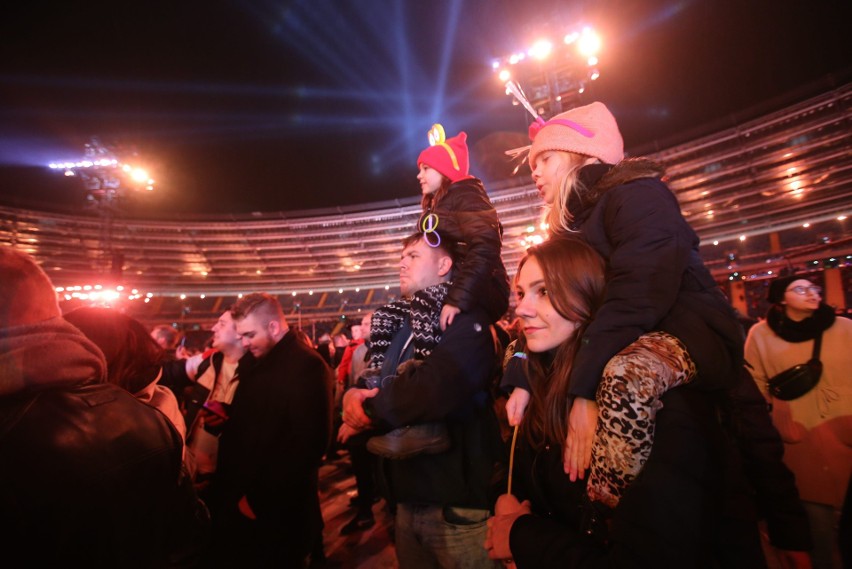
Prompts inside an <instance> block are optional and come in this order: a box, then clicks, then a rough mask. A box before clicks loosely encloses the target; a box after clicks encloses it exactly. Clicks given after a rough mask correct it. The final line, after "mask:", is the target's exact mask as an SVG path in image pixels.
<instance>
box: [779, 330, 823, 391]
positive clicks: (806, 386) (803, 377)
mask: <svg viewBox="0 0 852 569" xmlns="http://www.w3.org/2000/svg"><path fill="white" fill-rule="evenodd" d="M821 346H822V332H820V333H819V336H817V337H816V338H814V351H813V354H811V359H810V360H809V361H808V362H806V363H803V364H799V365H797V366H793V367H791V368H790V369H787V370H784V371H782V372H781V373H779V374H778V375H775V376H773V377H771V378H770V379H769V393H770V394H772V396H773V397H775V398H776V399H781V400H782V401H791V400H793V399H798V398H799V397H801V396H802V395H804V394H805V393H807V392H808V391H810V390H811V389H813V388H814V387H816V384H817V383H819V379H820V377H821V376H822V362H821V361H819V350H820V347H821Z"/></svg>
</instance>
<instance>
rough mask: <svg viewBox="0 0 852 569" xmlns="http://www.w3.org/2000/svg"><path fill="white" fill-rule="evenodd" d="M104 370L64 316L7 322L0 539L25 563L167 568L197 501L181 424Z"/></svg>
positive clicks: (1, 357)
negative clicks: (188, 494)
mask: <svg viewBox="0 0 852 569" xmlns="http://www.w3.org/2000/svg"><path fill="white" fill-rule="evenodd" d="M105 377H106V362H105V361H104V357H103V355H102V354H101V352H100V350H99V349H98V348H97V347H96V346H95V345H94V344H93V343H92V342H90V341H89V340H88V339H87V338H86V337H85V336H83V334H82V333H81V332H80V331H79V330H77V329H76V328H75V327H73V326H72V325H71V324H69V323H67V322H65V321H64V320H63V319H62V318H61V317H57V318H52V319H50V320H47V321H44V322H39V323H37V324H32V325H22V326H15V327H10V328H4V329H0V463H2V464H3V468H2V469H0V525H2V526H3V528H4V530H3V532H2V533H0V547H2V549H3V552H4V555H6V556H7V558H9V559H17V560H19V561H20V562H22V563H23V564H24V565H23V566H39V567H53V566H56V567H58V566H80V567H82V566H87V567H162V566H165V565H167V564H168V559H169V558H170V556H171V554H172V553H173V552H174V549H173V545H174V543H173V542H172V541H171V538H170V531H171V528H173V525H172V524H171V523H170V522H171V521H172V520H178V519H179V520H180V523H185V520H186V518H185V517H182V515H181V513H180V512H181V511H183V510H181V508H184V507H190V508H191V507H194V506H195V504H194V503H191V504H190V503H188V502H187V501H184V500H182V499H181V497H180V496H181V492H183V490H184V487H182V486H181V485H179V479H180V472H181V451H182V446H183V445H182V443H181V439H180V436H179V435H178V433H177V432H176V431H175V429H174V427H173V426H172V425H171V423H170V422H169V421H168V419H167V418H166V417H165V416H164V415H163V414H162V413H161V412H159V411H158V410H156V409H154V408H152V407H149V406H147V405H145V404H144V403H142V402H140V401H138V400H137V399H136V398H135V397H134V396H133V395H132V394H130V393H128V392H127V391H125V390H124V389H122V388H120V387H118V386H116V385H112V384H107V383H103V382H104V379H105ZM190 515H191V513H190ZM189 531H191V528H189V527H185V528H183V529H182V532H189ZM183 535H184V536H185V535H187V534H186V533H183ZM140 544H142V546H141V547H140Z"/></svg>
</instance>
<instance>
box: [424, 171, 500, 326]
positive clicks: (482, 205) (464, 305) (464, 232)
mask: <svg viewBox="0 0 852 569" xmlns="http://www.w3.org/2000/svg"><path fill="white" fill-rule="evenodd" d="M429 214H434V215H436V216H437V218H438V219H437V225H436V226H435V232H436V233H437V234H438V235H440V239H441V240H442V242H445V243H446V242H448V241H449V242H450V243H452V244H453V245H454V247H455V249H456V253H457V259H456V266H455V269H454V272H453V286H452V287H451V288H450V292H449V294H448V295H447V298H446V300H445V303H446V304H451V305H453V306H456V307H458V308H459V309H461V311H462V312H469V311H470V310H472V309H473V307H474V306H480V307H482V308H484V309H485V310H486V312H487V313H488V316H489V318H490V319H491V322H496V321H497V320H499V319H500V318H501V317H502V316H503V315H504V314H505V313H506V310H507V309H508V308H509V278H508V276H507V274H506V268H505V267H504V266H503V260H502V258H501V256H500V248H501V246H502V239H503V228H502V226H501V225H500V220H499V219H498V218H497V210H495V209H494V206H493V205H491V200H489V199H488V194H487V193H486V192H485V187H484V186H483V185H482V182H480V181H479V180H478V179H476V178H465V179H463V180H459V181H458V182H455V183H454V184H452V185H451V186H450V187H449V189H448V191H447V193H446V195H445V196H444V197H442V198H441V199H440V200H439V201H438V203H437V204H436V205H435V206H434V207H431V208H429V209H428V210H427V211H425V212H424V213H423V214H422V215H421V216H420V221H419V222H418V230H419V231H423V229H424V218H426V216H428V215H429ZM425 225H429V221H428V220H427V221H426V224H425ZM428 238H429V239H430V241H432V242H434V241H435V238H434V237H433V236H428Z"/></svg>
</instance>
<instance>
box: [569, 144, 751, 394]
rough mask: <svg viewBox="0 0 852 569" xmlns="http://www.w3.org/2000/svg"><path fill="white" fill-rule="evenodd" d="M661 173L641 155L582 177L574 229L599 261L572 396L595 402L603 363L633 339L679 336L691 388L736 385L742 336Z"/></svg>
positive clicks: (572, 204)
mask: <svg viewBox="0 0 852 569" xmlns="http://www.w3.org/2000/svg"><path fill="white" fill-rule="evenodd" d="M660 174H661V170H660V169H659V167H657V166H655V165H654V164H653V163H652V162H650V161H648V160H643V159H637V160H624V161H622V162H621V163H619V164H618V165H616V166H610V165H606V164H593V165H590V166H586V167H584V168H583V169H582V170H581V172H580V181H581V182H582V184H581V185H582V186H584V187H585V188H586V189H585V190H582V191H581V192H579V193H578V192H572V197H571V198H570V199H569V203H568V209H569V211H570V212H571V214H572V215H573V217H574V219H573V222H572V229H573V230H576V231H579V232H580V234H581V235H582V236H583V237H584V238H585V240H586V241H587V242H588V243H589V244H590V245H592V247H594V248H595V249H596V250H597V251H598V253H600V254H601V255H602V256H603V257H604V259H605V260H606V263H607V265H606V268H607V275H606V291H605V297H604V302H603V305H602V306H601V307H600V309H599V310H598V312H597V313H596V314H595V316H594V320H593V322H592V323H591V324H590V325H589V328H588V329H587V331H586V333H585V335H584V336H583V339H582V343H581V346H580V349H579V351H578V353H577V356H576V359H575V360H574V367H573V370H572V372H571V388H570V393H571V394H572V395H576V396H580V397H584V398H586V399H592V400H594V398H595V391H596V389H597V385H598V383H599V380H600V377H601V373H602V371H603V369H604V366H605V365H606V363H607V362H608V361H609V360H610V358H612V356H614V355H615V354H617V353H618V352H619V351H620V350H622V349H623V348H624V347H626V346H627V345H629V344H630V343H631V342H633V341H635V340H636V339H637V338H638V337H639V336H641V335H642V334H644V333H646V332H650V331H652V330H662V331H664V332H668V333H670V334H672V335H674V336H676V337H678V338H680V339H681V340H682V341H683V342H684V344H686V347H687V350H688V352H689V355H690V356H691V357H692V358H693V360H694V361H695V363H696V367H697V369H698V378H697V379H696V380H695V381H694V382H693V385H694V386H699V387H701V388H705V389H717V388H727V387H730V386H732V385H733V384H734V383H735V378H736V375H737V373H738V371H737V370H738V367H739V365H740V364H741V363H742V346H743V342H744V340H745V338H744V334H743V331H742V327H741V326H740V324H739V322H738V321H737V319H736V314H735V313H734V311H733V309H732V308H731V306H730V304H729V303H728V302H727V300H726V299H725V297H724V295H723V294H722V293H721V291H720V290H719V288H718V286H717V284H716V282H715V281H714V280H713V277H712V275H711V274H710V272H709V271H708V270H707V268H706V267H705V266H704V264H703V262H702V261H701V258H700V257H699V255H698V242H699V240H698V236H697V235H696V234H695V232H694V231H693V230H692V228H691V227H690V226H689V224H688V223H687V222H686V220H685V219H684V217H683V215H682V214H681V211H680V206H679V205H678V202H677V199H675V196H674V194H673V193H672V192H671V190H669V188H668V187H667V186H666V185H665V184H664V183H663V182H662V181H661V180H660V178H659V176H660Z"/></svg>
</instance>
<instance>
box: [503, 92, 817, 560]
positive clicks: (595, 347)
mask: <svg viewBox="0 0 852 569" xmlns="http://www.w3.org/2000/svg"><path fill="white" fill-rule="evenodd" d="M530 136H531V138H532V139H533V144H532V146H531V148H530V154H529V162H530V166H531V167H532V170H533V172H532V177H533V180H534V181H535V184H536V187H537V188H538V190H539V192H540V193H541V195H542V198H543V200H544V202H545V203H546V204H547V205H548V207H549V208H550V209H549V211H548V215H547V222H548V226H549V231H550V233H551V235H553V236H559V235H567V234H577V235H579V236H580V237H581V238H582V239H584V240H585V241H586V242H588V243H589V244H590V245H591V246H592V247H593V248H594V249H595V250H596V251H597V252H598V253H599V254H600V255H601V256H602V257H603V258H604V259H605V261H606V288H605V293H604V298H603V302H602V304H601V306H600V307H599V308H598V310H597V311H596V313H595V315H594V320H593V321H592V322H591V324H590V325H589V327H588V328H587V329H586V331H585V332H584V335H583V339H582V341H581V342H580V344H579V346H578V348H577V350H578V351H577V354H576V358H575V361H574V366H573V368H572V371H571V377H570V388H569V392H568V396H569V398H570V399H571V413H570V415H569V426H568V432H569V435H568V440H567V441H566V456H565V468H566V472H568V473H569V474H570V475H571V476H572V477H574V478H576V477H580V476H582V475H583V473H584V471H585V469H586V468H587V467H589V466H590V465H591V466H592V471H591V473H590V476H591V477H592V481H591V482H590V484H589V485H588V486H587V491H588V494H589V496H590V498H592V500H593V501H594V502H593V504H592V505H593V506H595V505H607V506H609V507H613V506H614V505H617V501H618V496H619V495H620V493H621V492H623V490H624V488H625V487H627V486H629V483H630V480H631V479H632V477H633V476H635V475H636V473H637V472H639V471H640V470H641V465H642V463H643V460H645V459H647V453H648V452H649V449H650V445H649V444H645V443H646V442H647V443H650V442H651V441H650V440H643V441H641V443H642V444H641V445H640V446H639V447H634V448H635V449H636V450H637V452H635V453H632V452H631V451H629V450H622V451H621V452H619V456H618V459H617V461H614V460H612V453H613V452H618V451H615V450H614V447H615V445H611V444H610V445H602V444H601V443H600V441H599V440H598V441H597V442H596V444H595V450H594V457H595V458H594V461H595V462H594V463H592V462H591V456H592V441H593V440H594V439H595V425H596V424H597V423H598V415H597V405H596V403H595V398H596V396H598V395H600V396H601V397H602V401H603V403H604V405H603V406H602V407H601V409H602V410H603V412H602V414H601V419H602V424H603V426H608V427H609V431H610V432H615V430H617V428H618V426H619V423H620V422H621V421H623V422H625V423H627V424H631V423H633V422H634V421H635V420H636V417H640V418H641V419H642V420H645V419H646V416H645V414H644V413H645V410H647V409H650V411H651V414H650V417H647V418H649V419H650V420H651V421H653V409H654V408H655V407H656V405H655V404H654V402H653V400H652V399H647V400H646V405H645V406H644V409H643V405H641V403H642V399H641V396H642V395H644V394H642V393H639V394H638V395H639V396H640V397H634V398H633V399H630V398H628V397H618V396H617V397H615V398H613V394H618V393H620V392H624V391H625V390H626V391H627V392H630V390H631V389H632V387H631V386H630V385H628V384H619V382H618V378H617V377H615V378H614V379H615V380H616V381H614V382H611V383H610V384H609V385H608V386H607V387H606V388H603V385H602V384H601V387H602V389H600V390H599V389H598V386H599V384H600V382H601V381H602V379H605V378H604V376H603V375H602V370H603V369H604V366H605V365H606V364H607V362H608V361H609V360H610V359H611V358H612V357H613V356H614V355H615V354H616V353H618V352H619V351H620V350H622V349H623V348H624V347H625V346H627V345H629V344H630V343H631V342H634V341H635V340H636V339H637V338H639V337H640V336H641V335H642V334H645V333H648V332H651V331H660V332H663V333H666V334H668V335H669V336H670V337H672V338H674V339H676V340H677V341H678V342H681V343H682V344H683V345H685V347H686V352H687V356H688V357H689V358H690V359H691V360H692V362H693V363H694V365H695V374H694V375H693V376H692V377H690V378H689V379H688V381H685V382H684V383H688V384H689V386H690V387H689V388H690V389H700V390H704V391H707V392H712V393H714V394H715V395H716V396H718V397H719V398H720V400H722V401H723V404H722V406H723V408H725V409H727V410H728V411H729V413H730V414H733V415H734V416H737V417H739V418H741V420H740V421H739V423H738V424H739V425H741V426H742V429H741V430H740V431H739V432H737V433H735V435H734V436H736V437H737V438H738V446H739V448H740V449H741V452H742V455H743V457H742V458H743V459H744V464H745V465H746V467H747V472H748V475H749V480H750V485H751V486H752V487H753V488H754V489H755V491H756V492H758V493H761V492H765V494H764V498H765V497H766V496H768V495H770V494H771V495H774V496H776V497H777V496H780V495H782V494H783V495H784V496H786V499H785V500H783V501H781V502H779V504H789V503H791V502H792V500H794V499H795V498H796V494H797V492H796V489H795V486H793V485H791V484H789V473H786V474H785V473H783V472H782V471H783V470H784V467H783V465H782V464H780V462H779V460H778V457H777V456H776V454H774V452H773V449H774V448H775V444H776V443H777V442H779V440H778V433H777V432H775V430H774V429H772V428H769V429H768V430H767V429H765V428H764V427H766V426H767V425H768V422H767V420H766V419H767V417H766V415H767V413H766V410H765V408H762V409H761V408H760V406H757V405H752V404H751V402H750V399H749V397H748V396H743V393H746V392H747V388H746V389H744V388H743V383H744V382H747V381H748V378H747V376H746V375H744V373H743V369H742V368H743V364H744V360H743V343H744V333H743V329H742V326H741V325H740V323H739V322H738V321H737V317H736V313H735V312H734V310H733V308H732V307H731V306H730V304H729V303H728V302H727V300H726V298H725V297H724V295H723V294H722V292H721V290H720V289H719V287H718V285H717V284H716V282H715V280H714V279H713V277H712V275H711V274H710V272H709V271H708V270H707V268H706V267H705V266H704V265H703V263H702V261H701V258H700V256H699V253H698V245H699V239H698V236H697V235H696V234H695V232H694V231H693V229H692V228H691V227H690V226H689V224H688V223H687V221H686V220H685V219H684V217H683V215H682V214H681V211H680V207H679V204H678V202H677V199H676V198H675V196H674V194H673V193H672V192H671V190H670V189H669V188H668V187H667V186H666V185H665V183H664V182H663V181H662V177H663V175H664V171H663V168H662V167H661V166H660V165H658V164H656V163H653V162H651V161H649V160H647V159H642V158H639V159H624V150H623V148H624V146H623V140H622V137H621V133H620V132H619V130H618V125H617V124H616V121H615V118H614V117H613V116H612V114H611V113H610V112H609V110H608V109H607V108H606V106H605V105H603V104H602V103H597V102H596V103H592V104H590V105H586V106H582V107H577V108H575V109H571V110H570V111H568V112H566V113H562V114H560V115H558V116H556V117H554V118H553V119H551V120H549V121H547V122H544V121H541V120H539V121H537V122H536V123H535V124H534V125H533V126H531V127H530ZM654 387H655V389H656V391H657V395H659V393H660V387H666V386H664V385H663V386H661V385H655V386H654ZM631 397H633V396H632V395H631ZM511 401H512V400H511V398H510V403H511ZM626 401H631V404H628V405H625V404H624V403H625V402H626ZM637 402H638V403H640V404H639V405H638V406H637V405H636V403H637ZM631 405H632V406H631ZM628 411H629V412H628ZM627 439H629V437H627V438H625V439H623V441H622V442H625V441H626V442H628V443H629V442H630V441H629V440H627ZM608 453H609V458H607V457H608ZM616 463H617V464H619V465H620V466H618V467H617V468H615V469H613V468H612V465H613V464H616ZM596 465H597V468H596V467H595V466H596ZM625 465H629V466H627V467H625ZM622 472H627V473H628V476H622V475H621V474H620V473H622ZM596 473H598V474H601V473H603V474H604V476H600V475H597V476H596ZM767 473H772V475H771V476H772V479H773V480H774V481H776V482H777V483H778V486H777V487H774V490H773V491H772V492H767V491H765V490H764V488H765V486H766V480H765V479H764V476H765V475H767ZM760 501H761V503H763V504H769V503H770V500H766V499H761V500H760ZM606 510H607V508H597V507H595V508H592V510H591V512H590V516H591V518H594V516H595V515H597V514H598V513H602V515H606ZM788 513H789V512H786V511H781V510H778V511H775V512H772V511H766V512H764V515H765V516H767V519H773V520H781V519H786V520H788V522H789V525H787V527H786V530H785V531H782V530H780V527H781V525H782V524H777V523H776V524H773V525H772V527H774V528H775V529H776V535H777V536H779V540H780V541H783V542H785V543H787V544H790V543H791V540H789V539H786V538H783V537H781V536H783V535H785V534H786V535H790V534H792V533H794V532H799V531H801V528H802V527H803V526H804V527H806V524H807V522H806V520H805V519H804V517H803V516H802V515H799V514H800V513H801V512H797V513H796V514H795V515H793V516H788V515H787V514H788ZM793 519H795V520H796V522H795V523H793V522H792V520H793ZM794 544H795V548H799V547H803V546H804V545H805V543H804V541H802V540H794Z"/></svg>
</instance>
